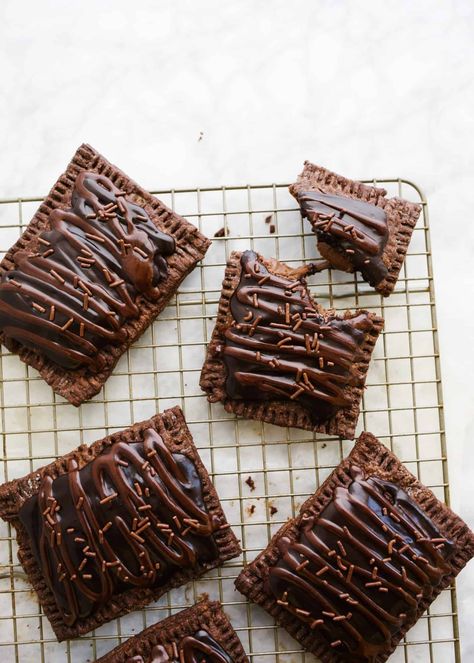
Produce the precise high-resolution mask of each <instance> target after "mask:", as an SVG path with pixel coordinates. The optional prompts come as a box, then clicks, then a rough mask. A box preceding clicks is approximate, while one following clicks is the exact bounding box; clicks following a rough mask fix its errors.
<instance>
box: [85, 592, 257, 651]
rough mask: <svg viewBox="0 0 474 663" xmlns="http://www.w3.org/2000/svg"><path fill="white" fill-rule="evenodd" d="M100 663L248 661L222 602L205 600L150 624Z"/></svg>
mask: <svg viewBox="0 0 474 663" xmlns="http://www.w3.org/2000/svg"><path fill="white" fill-rule="evenodd" d="M96 663H248V658H247V656H246V655H245V652H244V650H243V647H242V644H241V642H240V640H239V638H238V637H237V635H236V633H235V631H234V629H233V628H232V625H231V623H230V622H229V620H228V619H227V617H226V615H225V614H224V611H223V610H222V607H221V605H220V603H218V602H217V601H202V602H201V603H197V604H196V605H194V606H193V607H192V608H188V609H187V610H182V611H181V612H178V613H177V614H175V615H172V616H171V617H168V618H167V619H164V620H163V621H161V622H159V623H158V624H154V625H153V626H150V627H149V628H147V629H146V630H145V631H142V632H141V633H139V634H138V635H136V636H135V637H133V638H130V639H129V640H126V641H125V642H124V643H122V644H121V645H119V646H118V647H116V648H115V649H114V650H112V651H111V652H109V653H108V654H106V655H105V656H102V658H100V659H98V660H97V661H96Z"/></svg>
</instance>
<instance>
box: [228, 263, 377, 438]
mask: <svg viewBox="0 0 474 663" xmlns="http://www.w3.org/2000/svg"><path fill="white" fill-rule="evenodd" d="M241 264H242V275H241V278H240V282H239V284H238V286H237V288H236V290H235V292H234V294H233V295H232V298H231V312H232V317H233V319H234V324H233V325H232V326H231V327H229V328H228V329H227V330H226V332H225V345H224V347H223V348H222V356H223V360H224V362H225V365H226V368H227V381H226V393H227V395H228V396H229V397H230V398H237V399H239V398H245V399H249V400H281V399H283V400H296V401H297V402H298V403H300V404H301V405H303V406H304V407H305V408H307V410H308V414H309V416H310V417H311V419H312V421H313V422H314V424H315V425H317V424H318V423H320V422H323V421H326V420H327V419H329V418H330V417H331V416H332V415H333V414H334V413H335V412H336V411H337V410H338V409H339V408H344V407H349V406H350V405H351V401H350V399H349V397H348V395H347V392H346V387H348V386H349V385H356V384H360V383H361V377H360V375H359V374H358V372H357V369H356V367H355V362H356V361H358V359H360V349H361V346H362V344H363V342H364V339H365V336H366V334H367V332H369V331H370V330H371V328H372V321H371V320H370V318H369V316H368V315H367V314H366V313H360V314H358V315H354V316H353V317H350V318H347V319H346V320H344V319H342V318H339V317H336V316H328V317H324V316H323V315H321V314H320V313H319V312H318V311H317V309H316V308H315V305H314V303H313V301H312V300H311V298H310V296H309V293H308V291H307V288H306V285H305V283H304V279H299V280H295V279H293V280H291V279H289V278H286V277H284V276H277V275H275V274H272V273H271V272H269V271H268V269H267V268H266V267H265V265H264V264H263V263H262V262H260V261H259V260H258V257H257V255H256V254H255V253H254V252H253V251H245V252H244V253H243V254H242V258H241Z"/></svg>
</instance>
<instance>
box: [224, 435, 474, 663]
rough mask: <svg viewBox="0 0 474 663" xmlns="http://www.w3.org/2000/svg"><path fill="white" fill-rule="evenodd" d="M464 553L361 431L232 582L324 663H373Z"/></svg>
mask: <svg viewBox="0 0 474 663" xmlns="http://www.w3.org/2000/svg"><path fill="white" fill-rule="evenodd" d="M473 555H474V534H473V533H472V532H471V531H470V530H469V528H468V527H467V525H466V524H465V523H463V521H462V520H461V519H460V518H459V517H458V516H456V515H455V514H454V513H453V512H452V511H451V510H450V509H449V508H448V507H447V506H446V505H444V504H442V503H441V502H440V501H439V500H438V499H437V498H436V497H435V496H434V494H433V493H432V492H431V491H430V490H429V489H428V488H426V487H425V486H423V485H422V484H421V483H420V482H419V481H418V480H417V479H416V478H415V477H414V476H413V475H412V474H410V472H409V471H408V470H407V469H406V468H405V467H404V466H403V465H402V464H401V462H400V461H399V460H398V459H397V458H396V456H394V454H393V453H391V452H390V451H389V450H388V449H387V448H386V447H385V446H383V445H382V444H381V443H380V442H379V441H378V440H377V439H376V438H375V437H374V436H373V435H372V434H371V433H362V435H361V436H360V437H359V439H358V441H357V443H356V445H355V447H354V449H353V451H352V453H351V454H350V455H349V457H348V458H346V459H345V460H343V461H342V462H341V464H340V465H339V466H338V467H337V468H336V469H335V470H334V472H333V473H332V474H331V475H330V476H329V478H328V479H327V480H326V481H325V482H324V483H323V485H322V486H321V487H320V488H319V489H318V490H317V491H316V493H315V494H314V495H313V496H312V497H310V498H309V499H308V500H307V501H306V503H305V504H304V505H303V506H302V508H301V511H300V513H299V515H298V516H297V517H296V518H293V519H291V520H290V521H289V522H288V523H287V524H285V525H284V526H283V527H282V528H281V529H280V530H279V531H278V532H277V533H276V535H275V536H274V537H273V538H272V540H271V541H270V544H269V545H268V547H267V548H266V550H264V551H263V552H262V553H260V555H259V556H258V557H257V559H256V560H255V561H254V562H252V563H251V564H249V565H248V566H247V568H246V569H245V570H244V571H243V572H242V573H241V574H240V576H239V577H238V578H237V581H236V586H237V589H239V591H241V592H242V593H243V594H245V596H247V597H248V598H249V599H251V600H252V601H255V602H256V603H258V604H259V605H261V606H262V607H263V608H265V610H267V611H268V612H269V613H270V614H271V615H273V617H274V618H275V619H276V621H277V623H278V624H279V625H280V626H283V627H284V628H286V629H287V631H288V632H289V633H290V634H291V635H292V636H293V637H294V638H296V640H298V642H299V643H300V644H301V645H302V646H303V647H304V648H305V649H306V650H307V651H309V652H312V653H314V654H316V655H317V656H319V657H320V658H321V660H322V661H324V663H346V662H347V663H354V662H355V661H358V662H360V663H383V661H386V660H387V658H388V657H389V656H390V654H391V653H392V652H393V651H394V649H395V647H396V646H397V644H398V643H399V642H400V640H401V639H402V638H403V637H404V635H405V633H406V632H407V631H408V629H409V628H411V627H412V626H413V625H414V624H415V622H416V621H417V620H418V619H419V617H420V616H421V615H422V614H423V613H424V612H425V610H426V609H427V608H428V607H429V605H430V604H431V603H432V601H434V599H435V598H436V597H437V596H438V594H439V593H440V592H441V591H442V590H443V589H445V588H446V587H448V586H449V585H450V584H451V583H452V582H453V580H454V578H455V577H456V576H457V574H458V573H459V572H460V571H461V569H462V568H463V567H464V566H465V564H466V563H467V562H468V561H469V560H470V559H471V558H472V557H473Z"/></svg>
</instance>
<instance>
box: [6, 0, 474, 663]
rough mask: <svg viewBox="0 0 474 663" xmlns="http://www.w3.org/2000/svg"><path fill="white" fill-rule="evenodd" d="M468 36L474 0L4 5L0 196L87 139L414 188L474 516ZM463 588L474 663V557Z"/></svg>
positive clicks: (205, 165) (167, 177)
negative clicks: (423, 214) (405, 181)
mask: <svg viewBox="0 0 474 663" xmlns="http://www.w3.org/2000/svg"><path fill="white" fill-rule="evenodd" d="M473 30H474V4H473V3H472V2H471V1H470V0H450V1H447V0H445V1H443V0H433V1H432V2H430V1H427V0H417V2H412V1H411V0H405V1H402V0H400V1H395V0H384V1H383V2H380V0H379V1H374V2H371V1H366V2H363V1H357V0H352V1H350V2H349V1H342V0H311V1H310V0H293V1H292V2H287V1H285V0H273V1H272V2H263V1H262V0H253V1H250V0H240V1H239V2H233V3H224V2H219V1H217V0H216V1H212V0H201V1H200V2H192V1H183V0H174V1H169V2H164V1H162V0H158V1H157V0H140V1H137V2H135V3H132V2H129V1H128V0H102V1H101V2H92V1H91V0H81V1H79V0H69V1H68V2H64V1H60V0H57V1H54V0H43V2H41V3H38V2H35V1H33V0H31V1H29V2H22V1H19V0H2V2H1V3H0V72H1V75H0V81H1V86H2V87H1V95H0V148H1V149H0V197H6V196H17V195H19V194H25V193H28V194H43V193H45V192H46V191H47V190H48V187H49V186H50V184H51V183H52V181H53V179H54V177H55V175H56V173H58V172H59V171H60V170H61V168H62V167H63V165H64V163H65V162H66V161H67V160H68V159H69V158H70V156H71V154H72V153H73V151H74V149H75V148H76V147H77V145H78V144H79V143H81V142H83V141H87V142H89V143H91V144H92V145H94V146H95V147H97V148H98V149H99V150H101V151H102V152H103V153H104V154H105V155H107V156H108V157H109V158H110V160H111V161H113V162H115V163H118V164H120V165H121V166H122V167H123V168H124V169H125V170H126V171H127V172H128V173H129V174H130V175H132V176H133V177H135V178H136V179H137V180H138V181H140V182H141V183H142V184H143V185H144V186H145V187H150V188H156V187H160V188H161V187H167V186H175V187H180V186H183V185H190V186H197V185H206V184H221V183H222V184H224V183H225V184H232V183H246V182H252V183H253V182H267V181H289V180H291V179H292V178H293V177H294V175H295V173H297V172H298V171H299V170H300V168H301V164H302V161H303V160H304V159H305V158H310V159H312V160H314V161H316V162H318V163H321V164H324V165H327V166H328V167H331V168H333V169H335V170H339V171H340V172H342V173H345V174H348V175H352V176H354V177H361V178H362V177H373V176H379V177H383V176H387V177H390V176H402V177H406V178H409V179H412V180H414V181H415V182H417V183H418V184H419V185H420V186H421V187H422V188H423V189H424V191H425V193H426V195H427V196H428V200H429V204H430V214H431V227H432V243H433V260H434V267H435V276H436V280H435V283H436V291H437V303H438V316H439V330H440V339H441V356H442V369H443V380H444V397H445V403H446V430H447V437H448V444H449V452H450V454H449V455H450V477H451V483H452V503H453V507H454V508H455V509H456V510H457V511H458V512H459V513H460V514H461V515H462V516H463V517H464V518H465V519H466V520H467V522H468V523H470V524H471V526H474V488H473V487H474V481H473V479H474V453H473V443H472V434H470V433H472V430H473V427H474V408H473V405H472V403H473V388H472V382H470V381H469V380H472V377H473V374H474V354H473V352H472V340H473V336H474V314H473V307H472V301H471V298H472V295H473V292H474V272H473V267H472V264H473V259H472V256H473V249H474V224H473V222H472V219H471V215H472V209H473V208H474V186H473V178H474V153H473V139H472V136H473V134H474V116H473V113H472V108H473V103H474V83H473V80H474V47H473V39H472V34H473ZM200 132H202V134H203V135H202V140H198V138H199V136H200ZM457 229H459V231H458V233H457V234H456V231H457ZM459 597H460V616H461V635H462V647H463V653H464V660H466V661H471V660H474V634H473V632H472V628H471V629H470V628H469V626H470V624H472V615H473V614H474V563H473V565H472V566H471V567H470V568H469V569H467V570H466V571H465V572H464V573H463V575H462V578H461V580H460V582H459Z"/></svg>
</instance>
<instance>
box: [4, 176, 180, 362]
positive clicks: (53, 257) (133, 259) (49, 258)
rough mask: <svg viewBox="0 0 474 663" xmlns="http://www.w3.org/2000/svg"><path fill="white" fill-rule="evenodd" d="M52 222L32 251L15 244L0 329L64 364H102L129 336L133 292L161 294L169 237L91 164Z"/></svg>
mask: <svg viewBox="0 0 474 663" xmlns="http://www.w3.org/2000/svg"><path fill="white" fill-rule="evenodd" d="M49 221H50V226H51V229H50V230H48V231H44V232H42V233H41V234H40V235H39V237H38V238H37V247H36V251H35V252H31V251H26V250H17V251H15V253H14V255H13V260H14V261H15V268H14V269H12V270H9V271H7V272H5V273H4V274H2V276H1V278H0V328H1V329H2V331H3V333H4V335H5V336H6V337H7V338H11V339H13V340H15V341H19V342H20V343H21V344H22V345H24V346H26V347H28V348H30V349H32V350H35V351H37V352H40V353H41V354H43V355H45V356H46V357H48V358H49V359H51V360H52V361H54V362H56V363H57V364H59V365H61V366H63V367H65V368H77V367H78V366H82V365H92V364H94V365H95V366H97V368H98V369H99V370H100V368H101V365H102V364H101V361H100V356H99V357H98V356H97V353H98V351H99V350H100V348H102V347H103V346H104V345H106V344H108V343H114V344H119V343H122V342H123V341H124V340H125V339H126V337H127V334H126V331H125V330H124V329H123V323H124V322H125V321H126V320H128V319H129V318H135V317H137V316H138V315H139V308H138V306H137V304H136V301H135V300H136V298H137V296H138V295H140V294H141V295H143V296H144V297H146V298H147V299H149V300H151V301H154V300H156V299H157V298H158V297H159V296H160V289H159V283H160V282H161V281H162V280H163V279H165V278H166V276H167V273H168V267H167V263H166V259H165V256H169V255H170V254H171V253H173V252H174V250H175V242H174V239H173V238H172V237H170V236H168V235H166V234H165V233H163V232H161V231H160V230H158V228H157V227H156V226H155V224H154V223H153V222H152V220H151V219H150V217H149V216H148V214H147V213H146V211H145V210H144V209H143V208H142V207H141V206H140V205H137V204H136V203H133V202H132V201H131V200H129V199H128V198H127V197H126V195H125V192H124V191H121V190H120V189H118V188H117V187H116V186H115V185H114V184H113V182H112V181H111V180H110V179H109V178H107V177H105V176H104V175H99V174H97V173H93V172H88V171H82V172H80V173H79V175H78V176H77V178H76V181H75V184H74V190H73V193H72V199H71V207H70V208H69V209H55V210H54V211H52V212H51V214H50V215H49Z"/></svg>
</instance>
